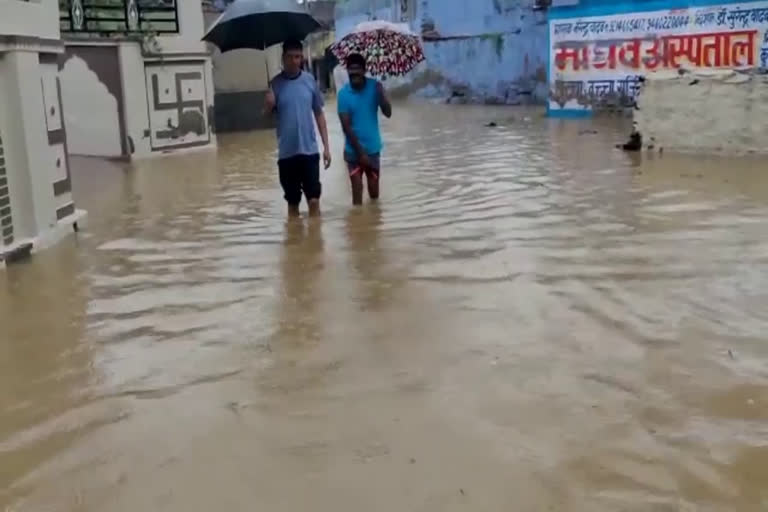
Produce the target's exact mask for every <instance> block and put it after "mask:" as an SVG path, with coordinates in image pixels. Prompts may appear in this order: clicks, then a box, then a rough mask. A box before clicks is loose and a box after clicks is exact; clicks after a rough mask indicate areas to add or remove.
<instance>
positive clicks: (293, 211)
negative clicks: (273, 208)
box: [288, 204, 301, 218]
mask: <svg viewBox="0 0 768 512" xmlns="http://www.w3.org/2000/svg"><path fill="white" fill-rule="evenodd" d="M300 215H301V211H300V210H299V205H297V204H289V205H288V217H290V218H296V217H299V216H300Z"/></svg>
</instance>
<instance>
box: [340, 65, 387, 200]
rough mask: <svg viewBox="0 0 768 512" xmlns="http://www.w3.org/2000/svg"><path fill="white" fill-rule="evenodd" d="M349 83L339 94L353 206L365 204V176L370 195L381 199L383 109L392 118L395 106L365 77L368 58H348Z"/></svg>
mask: <svg viewBox="0 0 768 512" xmlns="http://www.w3.org/2000/svg"><path fill="white" fill-rule="evenodd" d="M346 66H347V73H348V74H349V83H348V84H347V85H345V86H344V87H343V88H342V89H341V91H339V94H338V100H337V101H338V109H339V119H341V127H342V128H343V129H344V135H345V136H346V139H347V143H346V146H345V148H344V161H345V162H346V163H347V168H348V169H349V178H350V180H351V181H352V204H354V205H361V204H363V175H365V176H366V178H367V180H368V195H369V196H370V197H371V199H372V200H376V199H378V198H379V179H380V176H381V158H380V155H381V133H380V132H379V109H381V113H382V114H384V115H385V116H386V117H392V104H391V103H390V102H389V98H387V94H386V92H385V91H384V87H383V86H382V85H381V82H379V81H378V80H374V79H372V78H367V77H366V76H365V57H363V56H362V55H360V54H357V53H353V54H351V55H349V56H348V57H347V61H346Z"/></svg>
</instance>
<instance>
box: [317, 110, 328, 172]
mask: <svg viewBox="0 0 768 512" xmlns="http://www.w3.org/2000/svg"><path fill="white" fill-rule="evenodd" d="M315 122H317V129H318V130H319V131H320V139H322V141H323V163H324V164H325V168H326V169H327V168H329V167H330V166H331V150H330V147H331V146H330V145H329V144H328V123H326V122H325V113H324V112H323V110H322V109H320V110H315Z"/></svg>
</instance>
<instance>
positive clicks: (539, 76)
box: [336, 0, 547, 104]
mask: <svg viewBox="0 0 768 512" xmlns="http://www.w3.org/2000/svg"><path fill="white" fill-rule="evenodd" d="M408 2H411V3H413V5H409V4H408ZM405 3H406V5H408V9H409V12H408V16H407V21H408V22H409V23H410V25H411V27H412V28H413V30H414V31H415V32H417V33H419V32H422V30H423V31H424V35H425V36H427V37H428V38H429V40H425V42H424V53H425V56H426V59H427V62H426V65H425V68H426V70H427V71H428V73H427V74H426V75H425V76H428V82H429V84H428V85H426V86H423V87H422V85H423V84H422V83H421V82H419V80H418V79H417V78H416V77H413V78H414V83H416V82H419V84H420V86H419V87H420V88H419V90H418V91H416V94H417V95H420V96H424V97H436V98H444V97H448V96H451V95H452V94H454V93H458V94H459V95H461V96H463V97H464V98H466V99H467V100H468V101H473V102H488V103H508V104H516V103H525V102H530V101H536V102H543V101H544V100H545V99H546V94H547V87H546V63H547V25H546V14H545V13H544V12H541V11H534V10H533V8H532V4H533V0H407V2H405ZM401 5H402V2H401V0H395V1H392V0H378V3H377V5H375V11H376V18H377V19H386V20H394V21H401V13H400V8H401ZM370 12H371V9H370V4H369V2H368V1H366V0H346V1H343V2H342V3H341V4H340V6H338V7H337V17H336V34H337V37H338V38H340V37H343V36H344V35H346V34H347V33H348V32H349V31H350V30H351V29H352V28H353V27H354V26H355V25H356V24H357V23H359V22H360V21H364V20H366V19H368V17H369V13H370ZM432 39H433V40H432Z"/></svg>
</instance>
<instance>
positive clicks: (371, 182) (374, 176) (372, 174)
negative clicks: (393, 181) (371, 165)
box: [365, 170, 379, 201]
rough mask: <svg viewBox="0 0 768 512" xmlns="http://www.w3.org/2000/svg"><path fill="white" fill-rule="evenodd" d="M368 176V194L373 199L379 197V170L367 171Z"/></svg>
mask: <svg viewBox="0 0 768 512" xmlns="http://www.w3.org/2000/svg"><path fill="white" fill-rule="evenodd" d="M365 174H366V176H367V178H368V196H369V197H370V198H371V201H376V200H378V199H379V174H378V172H377V171H374V170H370V171H368V172H366V173H365Z"/></svg>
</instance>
